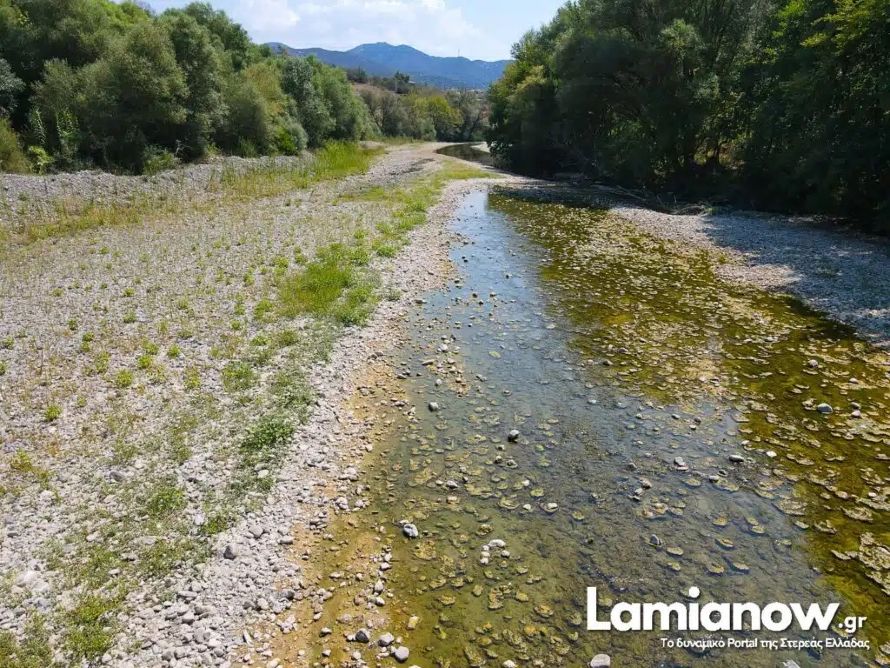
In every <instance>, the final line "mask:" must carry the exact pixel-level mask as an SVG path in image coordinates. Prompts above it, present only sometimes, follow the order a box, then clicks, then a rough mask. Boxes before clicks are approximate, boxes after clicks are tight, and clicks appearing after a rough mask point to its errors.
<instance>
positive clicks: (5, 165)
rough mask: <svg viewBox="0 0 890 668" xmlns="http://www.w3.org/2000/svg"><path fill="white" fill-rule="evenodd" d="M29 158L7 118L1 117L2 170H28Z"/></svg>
mask: <svg viewBox="0 0 890 668" xmlns="http://www.w3.org/2000/svg"><path fill="white" fill-rule="evenodd" d="M27 171H29V164H28V159H27V158H26V157H25V154H24V152H23V151H22V146H21V144H20V143H19V138H18V136H17V135H16V133H15V130H13V129H12V128H11V127H10V125H9V121H7V120H6V119H5V118H0V172H27Z"/></svg>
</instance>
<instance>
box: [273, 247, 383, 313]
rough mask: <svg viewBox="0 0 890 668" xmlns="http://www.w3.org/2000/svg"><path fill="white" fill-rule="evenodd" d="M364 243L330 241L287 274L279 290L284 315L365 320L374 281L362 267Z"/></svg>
mask: <svg viewBox="0 0 890 668" xmlns="http://www.w3.org/2000/svg"><path fill="white" fill-rule="evenodd" d="M368 261H369V253H368V250H367V248H365V247H364V246H358V247H349V246H346V245H343V244H332V245H330V246H327V247H326V248H323V249H321V250H320V251H319V252H318V256H317V257H316V259H314V260H312V261H311V262H309V263H307V264H306V265H305V267H304V268H303V270H302V271H300V272H299V273H295V274H292V275H291V276H289V277H288V278H286V279H285V280H284V281H283V282H282V283H281V285H280V286H279V290H278V299H279V309H280V312H281V313H282V314H283V315H284V316H285V317H290V318H293V317H296V316H299V315H312V316H315V317H329V318H333V319H334V320H335V321H337V322H339V323H341V324H344V325H358V324H362V323H364V322H365V321H366V320H367V318H368V316H369V315H370V314H371V312H372V311H373V309H374V305H375V304H376V296H375V289H374V288H375V285H376V283H375V281H374V280H373V278H372V276H371V274H370V272H368V271H367V270H365V269H364V267H365V266H366V265H367V264H368Z"/></svg>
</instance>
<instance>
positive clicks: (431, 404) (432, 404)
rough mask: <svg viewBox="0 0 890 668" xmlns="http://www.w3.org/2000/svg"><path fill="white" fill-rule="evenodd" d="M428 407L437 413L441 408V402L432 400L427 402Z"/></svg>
mask: <svg viewBox="0 0 890 668" xmlns="http://www.w3.org/2000/svg"><path fill="white" fill-rule="evenodd" d="M427 408H429V409H430V412H431V413H435V412H437V411H438V410H439V404H437V403H436V402H435V401H431V402H429V403H428V404H427Z"/></svg>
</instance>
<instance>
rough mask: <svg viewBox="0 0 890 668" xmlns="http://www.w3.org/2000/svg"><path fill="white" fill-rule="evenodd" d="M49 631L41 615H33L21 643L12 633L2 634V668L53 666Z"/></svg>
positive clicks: (0, 657)
mask: <svg viewBox="0 0 890 668" xmlns="http://www.w3.org/2000/svg"><path fill="white" fill-rule="evenodd" d="M53 663H54V662H53V653H52V649H51V647H50V644H49V631H47V628H46V625H45V623H44V621H43V617H41V616H40V615H37V614H35V615H32V616H31V617H30V618H29V619H28V622H27V624H26V625H25V633H24V639H23V640H22V641H21V642H19V641H18V640H17V639H16V637H15V635H14V634H13V633H12V632H11V631H2V632H0V666H4V667H5V668H47V667H48V666H52V665H53Z"/></svg>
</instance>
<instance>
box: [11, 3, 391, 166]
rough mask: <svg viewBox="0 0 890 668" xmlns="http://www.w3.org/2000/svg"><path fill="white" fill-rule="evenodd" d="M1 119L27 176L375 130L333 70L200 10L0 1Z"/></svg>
mask: <svg viewBox="0 0 890 668" xmlns="http://www.w3.org/2000/svg"><path fill="white" fill-rule="evenodd" d="M4 116H8V117H9V118H10V123H11V129H12V130H13V131H15V132H16V133H17V134H18V135H20V136H21V137H22V138H23V139H24V143H25V146H27V149H28V150H27V153H26V155H31V156H33V157H34V159H35V161H38V160H39V163H40V164H39V167H38V169H39V170H41V171H43V170H46V169H47V168H49V167H50V166H51V167H52V168H55V169H75V168H81V167H89V166H93V165H95V166H99V167H103V168H107V169H112V170H123V171H133V172H144V171H156V170H157V169H160V168H163V167H167V166H170V165H171V164H173V163H174V159H175V161H192V160H198V159H201V158H203V157H204V156H205V155H207V154H208V153H210V152H211V151H212V150H213V149H214V147H217V148H220V149H222V150H223V151H226V152H230V153H238V154H242V155H249V156H253V155H264V154H279V153H284V154H297V153H299V152H300V151H302V150H303V149H304V148H305V147H306V146H307V145H310V146H316V147H317V146H321V145H322V144H324V143H325V142H326V141H328V140H332V139H335V140H356V139H363V138H366V137H371V136H375V135H376V134H378V130H377V127H376V125H375V124H374V122H373V121H372V120H371V118H370V115H369V113H368V111H367V108H366V107H365V106H364V105H363V104H362V103H361V100H360V98H359V97H358V96H357V95H356V94H355V93H354V92H353V91H352V88H351V87H350V84H349V82H348V80H347V78H346V75H345V73H344V72H343V71H342V70H338V69H336V68H333V67H329V66H327V65H324V64H322V63H321V62H319V61H317V60H315V59H310V60H302V59H290V58H287V57H285V56H276V55H273V54H272V53H271V52H270V51H269V49H267V48H265V47H260V46H257V45H255V44H253V43H251V41H250V39H249V38H248V36H247V33H246V32H245V31H244V29H243V28H242V27H241V26H239V25H238V24H236V23H234V22H232V21H231V20H230V19H229V17H228V16H226V14H225V13H223V12H221V11H216V10H214V9H213V8H212V7H211V6H210V5H209V4H208V3H192V4H190V5H188V6H186V7H184V8H182V9H169V10H167V11H165V12H163V13H161V14H154V13H152V12H151V11H150V10H148V9H145V8H143V7H142V6H140V5H137V4H135V3H133V2H123V3H120V4H118V3H116V2H112V1H111V0H0V117H4ZM10 136H14V135H10V131H9V128H4V131H3V134H2V141H3V146H4V167H3V169H12V168H13V167H11V165H12V164H13V163H12V158H11V157H10V156H11V155H12V154H13V151H14V150H15V147H18V149H19V153H20V152H21V151H20V149H21V146H20V145H19V143H18V142H17V141H16V142H12V141H11V140H10ZM23 164H24V166H27V161H26V160H25V161H24V163H23ZM16 165H17V167H16V169H21V168H23V167H22V163H21V161H20V160H19V158H18V157H17V158H16Z"/></svg>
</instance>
